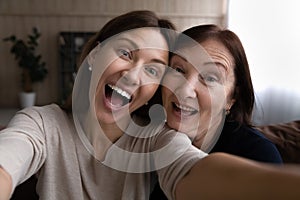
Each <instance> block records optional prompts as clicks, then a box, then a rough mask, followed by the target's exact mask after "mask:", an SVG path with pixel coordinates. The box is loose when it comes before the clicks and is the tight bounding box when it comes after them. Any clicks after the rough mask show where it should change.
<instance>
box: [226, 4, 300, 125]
mask: <svg viewBox="0 0 300 200" xmlns="http://www.w3.org/2000/svg"><path fill="white" fill-rule="evenodd" d="M299 9H300V1H297V0H284V1H283V0H281V1H280V0H242V1H241V0H230V2H229V18H228V19H229V21H228V24H229V29H231V30H232V31H234V32H235V33H237V35H238V36H239V37H240V39H241V41H242V43H243V44H244V47H245V50H246V54H247V56H248V61H249V64H250V70H251V74H252V80H253V84H254V89H255V92H256V95H257V100H258V101H257V105H258V107H257V108H258V110H256V111H255V115H254V120H255V122H257V123H260V124H269V123H277V122H286V121H291V120H294V119H300V22H299V19H300V12H299ZM261 108H262V109H261Z"/></svg>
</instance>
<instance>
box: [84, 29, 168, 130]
mask: <svg viewBox="0 0 300 200" xmlns="http://www.w3.org/2000/svg"><path fill="white" fill-rule="evenodd" d="M97 48H98V50H97ZM89 56H91V58H90V59H89V60H90V61H89V63H92V67H93V71H94V68H95V67H96V68H97V69H98V71H100V72H98V74H97V76H98V80H99V82H98V84H97V86H96V89H95V90H96V91H95V92H96V93H95V99H94V101H95V112H96V117H97V119H98V121H99V122H100V123H104V124H111V123H115V122H116V121H117V120H120V119H122V118H123V117H125V116H126V117H128V116H129V114H130V113H132V112H133V111H135V110H136V109H138V108H139V107H141V106H143V105H144V104H145V103H146V102H147V101H148V100H149V99H150V98H151V97H152V96H153V95H154V93H155V91H156V90H157V88H158V86H159V84H160V81H161V78H162V76H163V74H164V72H165V68H166V65H167V63H168V46H167V43H166V41H165V39H164V37H163V36H162V35H161V33H160V32H159V31H158V30H154V29H136V30H133V31H129V32H125V33H122V34H120V35H118V36H116V37H114V38H113V39H110V41H108V42H106V43H105V44H104V45H102V46H100V47H96V48H95V49H94V50H93V51H92V52H91V53H90V55H89ZM93 73H94V72H93Z"/></svg>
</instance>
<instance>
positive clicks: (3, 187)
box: [0, 167, 12, 200]
mask: <svg viewBox="0 0 300 200" xmlns="http://www.w3.org/2000/svg"><path fill="white" fill-rule="evenodd" d="M11 190H12V179H11V177H10V175H9V174H8V173H7V172H6V171H5V170H4V169H3V168H2V167H0V200H9V198H10V194H11Z"/></svg>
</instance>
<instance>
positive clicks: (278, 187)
mask: <svg viewBox="0 0 300 200" xmlns="http://www.w3.org/2000/svg"><path fill="white" fill-rule="evenodd" d="M299 185H300V166H299V167H296V166H273V165H267V164H262V163H258V162H255V161H250V160H247V159H243V158H240V157H236V156H232V155H228V154H224V153H214V154H210V155H209V156H207V157H206V158H203V159H202V160H200V161H198V163H196V164H195V165H194V167H193V168H192V169H191V170H190V172H189V174H187V175H186V176H185V177H184V178H183V179H182V180H181V181H179V183H178V184H177V187H176V199H177V200H180V199H185V200H186V199H200V198H201V199H205V200H206V199H210V200H212V199H216V200H219V199H230V200H235V199H236V200H240V199H244V200H247V199H252V200H253V199H255V200H259V199H262V200H265V199H273V200H276V199H291V200H292V199H295V200H296V199H300V190H299Z"/></svg>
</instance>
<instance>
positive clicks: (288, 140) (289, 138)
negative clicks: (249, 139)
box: [257, 120, 300, 163]
mask: <svg viewBox="0 0 300 200" xmlns="http://www.w3.org/2000/svg"><path fill="white" fill-rule="evenodd" d="M257 129H258V130H260V131H261V132H262V133H263V134H264V135H265V136H266V137H267V138H269V140H271V141H272V142H273V143H274V144H275V145H276V146H277V148H278V150H279V152H280V154H281V156H282V159H283V161H284V162H285V163H300V120H297V121H292V122H288V123H279V124H273V125H266V126H257Z"/></svg>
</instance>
